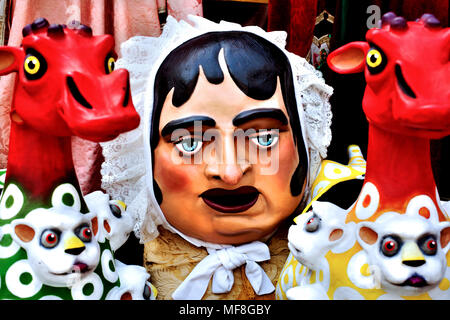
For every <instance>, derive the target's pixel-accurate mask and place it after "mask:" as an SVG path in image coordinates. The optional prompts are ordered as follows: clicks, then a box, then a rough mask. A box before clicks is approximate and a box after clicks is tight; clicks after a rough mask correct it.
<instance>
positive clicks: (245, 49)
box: [150, 31, 308, 203]
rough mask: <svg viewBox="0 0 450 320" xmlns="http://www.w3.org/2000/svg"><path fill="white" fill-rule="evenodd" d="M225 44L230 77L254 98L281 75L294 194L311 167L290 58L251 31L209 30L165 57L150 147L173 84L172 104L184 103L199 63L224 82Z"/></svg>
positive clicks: (266, 94)
mask: <svg viewBox="0 0 450 320" xmlns="http://www.w3.org/2000/svg"><path fill="white" fill-rule="evenodd" d="M222 48H223V50H224V57H225V62H226V64H227V67H228V71H229V73H230V75H231V78H232V79H233V81H234V82H235V84H236V85H237V87H238V88H239V89H240V90H241V91H242V92H243V93H245V94H246V95H247V96H248V97H250V98H253V99H255V100H267V99H269V98H271V97H272V96H273V94H274V93H275V90H276V88H277V78H278V77H279V78H280V84H281V90H282V95H283V100H284V103H285V106H286V110H287V112H288V116H289V121H290V125H291V128H292V131H293V133H294V142H295V144H296V146H297V150H298V155H299V160H300V162H299V166H298V167H297V169H296V170H295V173H294V175H293V177H292V179H291V193H292V195H294V196H297V195H299V194H300V193H301V192H302V188H303V185H304V182H305V178H306V174H307V171H308V158H307V154H306V149H305V144H304V142H303V137H302V130H301V125H300V120H299V115H298V110H297V102H296V99H295V93H294V84H293V80H292V70H291V67H290V63H289V60H288V58H287V57H286V55H285V54H284V53H283V52H282V51H281V50H280V49H279V48H278V47H277V46H275V45H274V44H273V43H271V42H269V41H268V40H266V39H264V38H262V37H259V36H257V35H255V34H253V33H250V32H242V31H226V32H209V33H205V34H203V35H200V36H198V37H196V38H193V39H191V40H189V41H187V42H185V43H183V44H182V45H180V46H179V47H177V48H176V49H175V50H173V51H172V52H171V53H170V54H169V55H168V56H167V57H166V59H165V60H164V61H163V63H162V64H161V66H160V68H159V70H158V72H157V74H156V78H155V87H154V101H153V115H152V126H151V132H150V145H151V150H152V153H153V150H154V149H155V148H156V146H157V145H158V142H159V121H160V116H161V110H162V107H163V105H164V102H165V100H166V97H167V95H168V93H169V92H170V91H171V90H172V88H175V89H174V93H173V98H172V104H173V105H174V106H175V107H180V106H182V105H183V104H184V103H185V102H186V101H187V100H188V99H189V98H190V97H191V95H192V93H193V92H194V89H195V86H196V85H197V80H198V77H199V67H200V66H202V69H203V72H204V74H205V76H206V79H207V80H208V81H209V82H210V83H212V84H219V83H221V82H222V81H223V80H224V74H223V72H222V69H221V68H220V65H219V60H218V58H219V52H220V50H221V49H222ZM153 184H154V190H155V196H156V198H157V200H158V202H159V203H161V202H162V194H161V191H160V189H159V187H158V186H157V184H156V182H155V181H154V183H153Z"/></svg>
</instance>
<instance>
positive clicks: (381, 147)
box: [364, 124, 439, 212]
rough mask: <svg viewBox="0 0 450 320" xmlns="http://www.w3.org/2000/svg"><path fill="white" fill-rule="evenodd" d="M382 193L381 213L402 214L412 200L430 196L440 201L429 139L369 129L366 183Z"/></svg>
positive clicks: (374, 126)
mask: <svg viewBox="0 0 450 320" xmlns="http://www.w3.org/2000/svg"><path fill="white" fill-rule="evenodd" d="M368 182H371V183H372V184H374V185H375V186H376V187H377V189H378V191H379V193H380V203H379V207H378V210H379V211H385V210H395V211H399V212H402V211H403V210H404V207H405V206H406V205H407V203H408V202H409V200H411V199H412V198H413V197H414V196H417V195H427V196H429V197H430V198H431V199H433V201H439V199H438V198H437V197H438V195H437V193H436V183H435V180H434V176H433V171H432V167H431V160H430V140H429V139H426V138H419V137H413V136H406V135H400V134H398V133H391V132H389V131H386V130H383V129H381V128H379V127H377V126H376V125H373V124H371V125H370V126H369V143H368V150H367V172H366V178H365V182H364V183H365V184H366V183H368Z"/></svg>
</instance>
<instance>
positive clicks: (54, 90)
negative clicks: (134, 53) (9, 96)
mask: <svg viewBox="0 0 450 320" xmlns="http://www.w3.org/2000/svg"><path fill="white" fill-rule="evenodd" d="M22 32H23V36H24V38H23V41H22V45H21V47H20V48H17V47H9V46H7V47H0V75H5V74H8V73H11V72H18V76H17V78H16V87H15V92H14V98H13V103H12V107H11V118H12V120H13V121H15V122H16V123H19V124H26V125H28V126H30V127H32V128H33V129H35V130H37V131H40V132H44V133H48V134H50V135H56V136H72V135H76V136H79V137H81V138H84V139H88V140H91V141H96V142H99V141H106V140H110V139H113V138H115V137H116V136H117V135H119V134H120V133H122V132H126V131H129V130H132V129H134V128H136V127H137V126H138V125H139V115H138V114H137V113H136V110H135V109H134V106H133V102H132V99H131V95H130V87H129V76H128V71H127V70H125V69H119V70H115V71H114V63H115V59H116V54H115V52H114V49H113V48H114V40H113V38H112V36H110V35H102V36H93V35H92V30H91V29H90V28H89V27H87V26H85V25H81V24H79V23H74V24H73V25H72V26H69V27H67V26H65V25H59V24H58V25H57V24H52V25H49V23H48V22H47V20H45V19H43V18H39V19H37V20H35V21H34V22H33V23H32V24H30V25H27V26H26V27H25V28H24V29H23V31H22Z"/></svg>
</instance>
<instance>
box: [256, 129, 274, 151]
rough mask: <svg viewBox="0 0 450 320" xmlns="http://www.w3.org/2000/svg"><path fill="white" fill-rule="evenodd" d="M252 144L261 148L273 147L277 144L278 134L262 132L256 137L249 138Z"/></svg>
mask: <svg viewBox="0 0 450 320" xmlns="http://www.w3.org/2000/svg"><path fill="white" fill-rule="evenodd" d="M251 140H252V141H253V143H255V144H256V145H258V146H259V147H262V148H269V147H273V146H274V145H276V144H277V142H278V134H275V133H273V132H264V133H260V134H258V135H257V136H256V137H253V138H251Z"/></svg>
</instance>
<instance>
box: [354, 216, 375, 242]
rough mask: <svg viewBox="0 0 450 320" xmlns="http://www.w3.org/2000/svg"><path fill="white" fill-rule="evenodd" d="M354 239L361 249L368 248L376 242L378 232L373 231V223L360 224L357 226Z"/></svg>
mask: <svg viewBox="0 0 450 320" xmlns="http://www.w3.org/2000/svg"><path fill="white" fill-rule="evenodd" d="M356 237H357V239H358V242H359V244H360V245H361V246H362V247H363V248H369V247H371V246H372V245H374V244H375V243H376V242H377V240H378V232H377V231H376V230H375V228H374V225H373V223H370V222H361V223H359V225H358V229H357V232H356Z"/></svg>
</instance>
